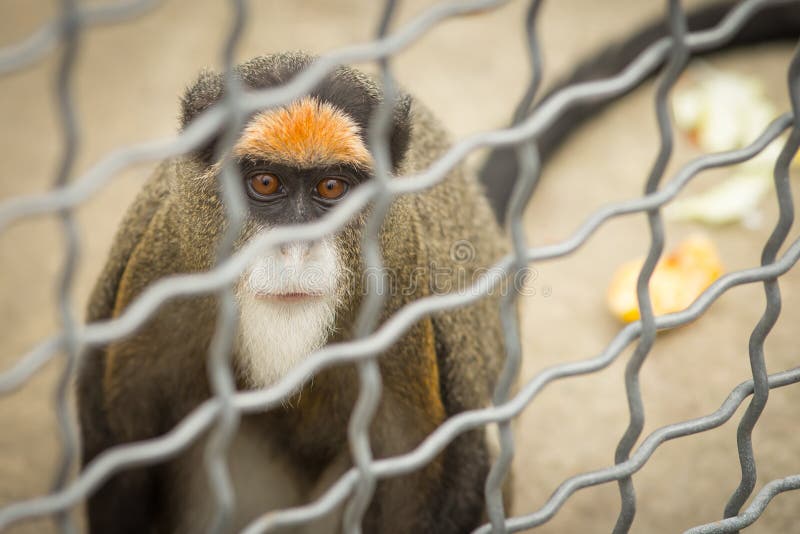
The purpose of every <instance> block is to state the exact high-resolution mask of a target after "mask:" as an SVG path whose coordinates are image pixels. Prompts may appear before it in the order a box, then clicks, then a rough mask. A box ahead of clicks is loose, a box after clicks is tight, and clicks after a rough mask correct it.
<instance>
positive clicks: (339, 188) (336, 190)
mask: <svg viewBox="0 0 800 534" xmlns="http://www.w3.org/2000/svg"><path fill="white" fill-rule="evenodd" d="M349 187H350V186H349V184H348V183H347V182H345V181H344V180H342V179H341V178H324V179H322V180H320V181H319V183H318V184H317V194H319V196H321V197H322V198H324V199H325V200H336V199H338V198H340V197H342V195H344V194H345V193H347V189H348V188H349Z"/></svg>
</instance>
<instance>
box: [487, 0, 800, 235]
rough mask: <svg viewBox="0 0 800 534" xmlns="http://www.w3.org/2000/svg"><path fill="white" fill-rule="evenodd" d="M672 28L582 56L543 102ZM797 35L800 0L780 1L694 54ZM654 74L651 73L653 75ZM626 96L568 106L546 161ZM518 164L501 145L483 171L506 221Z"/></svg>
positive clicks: (709, 9) (716, 14)
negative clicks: (715, 45)
mask: <svg viewBox="0 0 800 534" xmlns="http://www.w3.org/2000/svg"><path fill="white" fill-rule="evenodd" d="M732 6H733V3H732V2H730V1H725V2H718V3H714V4H711V5H708V6H704V7H700V8H698V9H696V10H694V11H692V12H690V13H688V14H687V24H688V27H689V30H690V31H698V30H704V29H708V28H711V27H713V26H716V25H717V24H718V23H719V22H720V21H721V20H722V19H723V18H724V16H725V15H726V14H727V13H728V12H729V11H730V9H731V7H732ZM668 34H669V29H668V28H667V25H666V22H665V21H664V20H660V21H658V22H654V23H652V24H650V25H648V26H645V27H644V28H643V29H641V30H639V31H638V32H636V33H634V34H633V35H632V36H629V37H628V38H625V39H623V40H621V41H618V42H615V43H614V44H612V45H610V46H608V47H607V48H605V49H604V50H602V51H601V52H600V53H598V54H596V55H595V56H592V57H590V58H589V59H587V60H585V61H583V62H581V63H580V64H579V65H578V66H577V67H576V68H575V70H573V72H572V73H571V74H570V75H569V76H567V77H566V78H565V79H563V80H562V81H561V82H559V83H557V84H556V85H555V87H554V88H553V89H552V90H550V91H549V92H548V94H547V95H545V96H544V97H543V98H542V99H541V101H540V103H541V102H544V101H546V100H547V99H549V98H550V97H552V95H553V94H554V93H555V92H556V91H558V90H560V89H562V88H564V87H566V86H568V85H572V84H575V83H582V82H588V81H591V80H595V79H601V78H606V77H610V76H614V75H616V74H617V73H619V72H620V71H622V69H623V68H625V67H626V66H627V65H628V64H629V63H630V62H631V61H633V60H634V59H635V58H636V57H637V56H638V55H639V54H640V53H641V52H642V51H643V50H644V49H645V48H647V47H648V46H649V45H650V44H652V43H654V42H655V41H657V40H658V39H660V38H662V37H664V36H666V35H668ZM798 37H800V2H797V1H794V2H791V3H789V2H775V3H771V4H767V5H766V6H764V7H762V9H761V10H760V11H759V12H758V13H756V14H755V15H754V16H753V17H751V18H750V20H748V21H747V22H746V23H745V25H744V26H743V27H742V29H741V30H740V31H739V32H738V33H737V34H736V35H735V36H734V37H733V39H731V41H729V42H728V43H726V44H724V45H722V46H721V47H719V48H714V49H707V50H703V51H701V52H697V53H695V54H694V55H693V57H698V56H702V55H706V54H709V53H713V52H717V51H719V50H722V49H732V48H738V47H743V46H747V45H753V44H757V43H763V42H768V41H779V40H787V39H797V38H798ZM652 74H653V73H650V75H652ZM631 90H633V89H631ZM622 96H624V94H620V95H617V96H615V97H610V98H605V99H599V100H595V101H593V102H591V103H585V104H579V105H576V106H572V107H570V108H569V109H568V110H566V111H565V112H564V113H563V114H562V116H561V117H560V118H559V120H557V121H556V122H555V123H554V124H553V125H552V126H551V127H550V128H548V129H547V130H545V131H544V132H542V134H541V135H540V136H539V138H538V147H539V155H540V158H541V162H542V164H544V163H546V162H547V160H548V159H549V158H550V157H552V156H553V154H554V153H555V152H556V151H557V150H558V148H559V147H560V146H561V144H562V143H563V142H564V141H565V140H566V139H567V138H568V137H569V135H570V134H572V133H573V132H574V131H575V130H576V129H577V128H578V127H580V126H581V125H582V124H583V123H585V122H587V121H588V120H589V119H591V118H592V117H594V116H596V115H597V114H598V113H599V112H600V111H602V110H603V109H605V108H606V107H607V106H608V105H609V104H611V103H612V102H614V101H615V100H616V99H618V98H620V97H622ZM517 169H518V168H517V159H516V154H515V152H514V149H513V148H498V149H495V150H493V151H492V152H491V153H490V154H489V157H488V159H487V160H486V163H485V164H484V166H483V168H482V169H481V171H480V178H481V182H482V183H483V185H484V188H485V190H486V194H487V196H488V197H489V201H490V203H491V204H492V208H493V209H494V212H495V215H497V218H498V219H499V220H500V222H501V223H503V222H504V217H505V213H506V208H507V206H508V201H509V197H510V196H511V191H512V188H513V186H514V182H515V180H516V178H517Z"/></svg>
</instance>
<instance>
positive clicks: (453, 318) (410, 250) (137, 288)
mask: <svg viewBox="0 0 800 534" xmlns="http://www.w3.org/2000/svg"><path fill="white" fill-rule="evenodd" d="M313 61H314V58H313V57H312V56H309V55H306V54H303V53H299V52H297V53H280V54H274V55H270V56H264V57H257V58H255V59H252V60H250V61H248V62H245V63H243V64H241V65H239V66H237V67H235V69H234V75H235V77H236V78H237V80H238V81H239V83H241V85H242V86H243V87H244V88H245V89H247V90H256V89H263V88H269V87H276V86H279V85H283V84H285V83H287V82H289V81H290V80H291V79H293V78H294V77H295V76H297V74H298V73H300V72H302V71H303V70H305V69H306V68H308V66H309V65H310V64H311V63H312V62H313ZM223 79H224V78H223V76H222V75H220V74H217V73H213V72H211V71H204V72H203V73H201V75H200V76H199V78H198V79H197V80H196V81H195V82H194V84H193V85H191V86H190V87H189V88H188V89H187V90H186V92H185V94H184V96H183V98H182V102H181V127H182V128H186V127H187V126H188V125H189V124H191V123H192V121H193V120H195V118H196V117H197V116H198V115H199V114H201V113H202V112H203V111H205V110H207V109H209V108H210V107H211V106H212V105H214V104H215V103H217V102H219V101H220V100H221V99H222V98H224V93H225V84H224V81H223ZM382 101H383V94H382V90H381V87H380V84H378V83H376V82H375V81H374V80H373V79H372V78H371V77H369V76H367V75H365V74H363V73H362V72H361V71H359V70H356V69H354V68H351V67H348V66H340V67H337V68H336V69H334V70H333V71H332V72H331V73H330V74H328V75H327V76H325V77H324V79H322V80H321V81H320V82H319V83H318V84H317V85H316V86H315V87H314V88H313V89H312V90H311V91H310V92H309V93H308V94H307V95H305V96H302V97H300V98H297V99H295V100H294V101H292V102H290V103H287V104H285V105H282V106H277V107H274V108H269V109H265V110H259V111H257V112H255V113H253V114H251V115H250V116H249V117H248V118H247V119H246V120H245V123H244V125H243V127H242V128H241V130H240V132H239V134H238V137H237V139H236V141H235V143H234V144H233V146H232V148H231V151H230V157H231V158H232V160H233V161H234V162H235V164H236V166H237V169H238V171H239V174H240V176H241V181H242V186H243V190H244V191H245V192H246V205H247V212H246V214H245V219H244V223H243V225H242V229H241V232H240V234H239V236H238V237H237V239H236V244H235V246H234V248H235V249H236V250H238V249H240V248H241V247H242V246H244V244H246V243H247V242H249V241H250V240H251V239H252V238H253V237H254V236H256V235H258V234H260V233H269V232H271V231H274V230H275V229H277V228H281V227H283V226H286V225H291V224H302V223H306V222H309V221H315V220H318V219H319V218H321V217H323V216H324V215H325V214H326V213H327V212H328V211H329V210H331V209H334V208H335V207H336V205H337V204H338V203H339V202H341V201H342V200H343V199H346V198H347V197H348V195H349V194H351V193H352V191H354V190H356V188H358V187H359V186H360V185H363V184H364V183H366V182H367V181H368V180H371V179H374V157H373V155H372V154H371V153H370V150H369V148H368V142H367V139H368V138H369V132H370V128H371V124H370V117H371V116H372V115H373V114H374V113H375V111H376V109H377V108H378V106H379V105H380V104H381V102H382ZM392 106H393V107H392V118H391V128H390V132H389V135H388V146H389V154H390V160H391V178H390V179H402V176H405V175H408V174H412V173H416V172H419V171H421V170H423V169H426V168H427V167H428V166H430V164H431V163H432V162H433V161H435V160H436V159H437V158H439V157H440V156H441V155H442V154H443V153H444V152H445V151H446V150H447V149H448V147H449V146H450V141H449V137H448V134H447V133H446V132H445V130H444V128H443V127H442V126H441V125H440V123H439V122H438V120H437V119H436V118H435V117H434V116H433V114H432V113H431V112H430V111H429V110H428V109H427V108H425V107H424V105H423V104H421V103H420V102H419V101H418V100H417V99H415V98H413V97H411V96H410V95H409V94H407V93H405V92H403V91H401V92H400V94H399V96H398V97H397V98H396V99H394V101H393V104H392ZM221 135H222V133H221V132H220V133H218V135H215V136H214V137H213V138H212V139H211V140H210V141H209V142H207V143H205V144H204V145H202V146H200V147H199V148H197V149H196V150H194V151H192V152H190V153H188V154H186V155H185V156H182V157H179V158H176V159H174V160H171V161H167V162H164V163H162V164H161V165H160V166H159V167H158V168H157V170H156V171H155V172H154V174H153V176H152V177H151V178H150V179H149V181H148V182H147V183H146V185H145V186H144V187H143V189H142V190H141V192H140V193H139V195H138V196H137V197H136V198H135V199H134V201H133V204H132V205H131V207H130V208H129V210H128V212H127V214H126V215H125V217H124V219H123V221H122V223H121V225H120V228H119V230H118V233H117V235H116V237H115V240H114V243H113V245H112V248H111V251H110V253H109V257H108V260H107V263H106V264H105V266H104V268H103V270H102V272H101V274H100V276H99V278H98V280H97V283H96V286H95V288H94V290H93V292H92V294H91V297H90V300H89V305H88V313H87V320H88V321H91V322H95V321H100V320H104V319H109V318H114V317H118V316H119V315H120V314H122V313H123V312H124V311H125V309H126V308H127V307H128V306H129V305H130V303H131V302H133V301H134V300H135V299H136V297H137V296H138V295H140V294H141V293H142V291H143V290H145V289H146V288H147V287H148V286H149V285H150V284H152V283H153V282H155V281H157V280H159V279H162V278H163V277H165V276H170V275H174V274H179V273H194V272H202V271H206V270H208V269H210V268H212V267H213V265H214V263H215V259H216V254H217V249H218V245H219V243H220V240H221V238H222V235H223V233H224V231H225V227H226V217H225V207H224V203H223V201H222V195H221V183H220V180H221V178H220V159H219V155H218V154H219V152H220V150H219V148H220V147H219V143H220V138H221ZM370 211H371V206H367V207H366V208H365V209H364V210H362V211H361V212H359V213H358V215H357V216H355V217H353V218H352V219H351V220H350V221H349V222H348V223H347V224H346V225H345V226H344V227H343V228H341V229H339V230H333V231H332V232H331V233H330V234H329V235H326V236H324V237H322V238H320V239H318V240H314V241H311V242H300V241H298V242H289V243H285V244H283V245H281V246H278V247H273V248H272V249H270V250H267V251H265V252H264V253H263V254H261V255H260V256H259V258H258V259H257V261H255V262H254V263H253V264H252V265H251V266H250V267H249V268H248V269H247V270H246V271H245V272H244V273H243V274H242V275H241V277H240V278H239V279H238V281H237V282H236V284H235V289H234V293H235V299H236V302H237V304H238V309H239V315H238V321H237V327H236V340H235V343H234V349H233V352H232V354H231V362H232V363H231V365H232V370H233V374H234V376H235V380H236V385H237V388H238V389H240V390H248V389H256V388H265V387H269V386H270V385H273V384H275V383H276V382H277V381H278V380H280V379H281V378H282V377H284V376H285V375H286V373H287V372H288V371H289V370H290V369H292V368H293V367H294V366H295V365H296V364H297V363H298V362H300V361H302V360H303V359H304V358H307V357H308V356H309V354H310V353H312V352H313V351H315V350H316V349H319V348H320V347H323V346H325V345H328V344H331V343H339V342H342V341H347V340H350V339H353V337H354V335H355V332H354V328H355V326H354V325H355V324H356V319H357V314H358V311H359V309H360V304H361V302H362V301H363V298H364V294H365V276H364V274H365V269H364V259H363V257H362V256H363V254H362V250H361V249H362V238H363V233H364V229H365V224H366V221H367V218H368V216H369V213H370ZM455 243H468V244H469V247H470V248H469V250H468V252H469V253H468V254H467V255H466V256H467V257H466V258H465V257H464V256H463V255H459V254H454V253H453V250H452V249H453V245H454V244H455ZM379 247H380V251H381V254H382V257H383V264H384V267H385V269H386V272H387V273H389V274H390V279H391V285H392V286H393V287H395V289H393V290H390V291H387V292H386V296H385V302H384V306H383V311H382V314H381V317H380V321H384V320H386V319H387V318H388V317H390V316H392V315H393V314H394V313H396V312H397V311H398V310H399V309H400V308H402V307H403V306H405V305H407V304H409V303H410V302H413V301H415V300H417V299H419V298H422V297H425V296H428V295H432V294H435V293H438V292H446V291H452V290H454V289H455V288H453V287H441V286H443V285H447V286H449V285H450V282H453V280H452V279H450V280H449V281H445V282H444V284H443V283H442V280H438V281H437V280H435V279H434V277H433V276H431V271H432V270H433V269H436V270H437V272H443V270H444V271H447V272H452V273H456V274H457V276H460V277H461V278H462V279H464V280H466V281H467V283H469V282H470V281H472V280H475V279H477V275H478V274H479V272H480V271H481V269H483V268H485V267H487V266H489V265H491V264H493V263H494V262H495V261H497V260H498V259H499V258H500V257H502V256H503V255H504V254H505V253H507V251H508V245H507V242H506V238H505V236H504V235H503V232H502V230H501V228H500V227H499V225H498V224H497V223H496V222H495V220H494V215H493V213H492V210H491V207H490V205H489V203H488V201H487V198H486V196H485V195H484V194H483V191H482V190H481V188H480V186H479V183H478V181H477V177H476V176H474V175H473V174H471V173H469V172H466V171H465V170H464V169H463V168H461V167H457V168H455V169H454V170H452V171H451V172H449V174H448V175H447V176H446V178H445V179H444V180H443V181H441V182H440V183H439V184H437V185H435V186H433V187H431V188H429V189H427V190H424V191H420V192H416V193H413V194H405V195H400V196H398V197H396V198H395V199H394V200H393V202H392V204H391V207H390V208H389V210H388V213H387V215H386V218H385V220H384V221H383V224H382V227H381V231H380V237H379ZM218 313H219V311H218V302H217V298H216V297H215V296H213V295H205V296H199V297H185V298H180V299H175V300H171V301H169V302H167V303H164V304H163V305H161V307H160V308H159V309H158V310H157V312H156V313H155V314H154V315H153V316H152V317H151V318H150V319H149V320H148V321H147V322H146V324H144V325H143V326H142V327H141V328H140V329H139V330H138V331H137V332H136V333H135V334H133V335H131V336H129V337H128V338H126V339H122V340H118V341H115V342H112V343H110V344H109V345H107V346H104V347H98V348H93V349H91V350H90V351H89V352H88V353H87V354H86V355H85V358H84V360H83V362H82V365H81V367H80V369H79V373H78V381H77V398H78V408H79V410H78V411H79V420H80V428H81V435H82V455H81V460H82V464H83V465H84V466H86V465H87V464H88V463H89V462H91V461H92V460H93V459H94V458H96V457H97V456H98V455H99V454H100V453H102V452H103V451H105V450H107V449H109V448H110V447H113V446H115V445H118V444H123V443H131V442H136V441H140V440H145V439H148V438H153V437H156V436H159V435H162V434H164V433H165V432H167V431H169V430H170V429H172V428H173V427H174V426H175V425H176V424H177V423H178V422H179V421H180V420H181V419H182V418H183V417H184V416H185V415H186V414H187V413H189V412H190V411H191V410H192V409H193V408H195V407H196V406H198V405H199V404H200V403H201V402H203V401H204V400H206V399H207V398H209V397H210V395H211V390H210V386H209V383H208V379H207V376H208V371H207V369H206V360H207V353H208V351H209V346H210V344H211V339H212V336H213V332H214V329H215V324H216V318H217V316H218ZM504 355H505V348H504V342H503V330H502V326H501V320H500V315H499V300H498V296H497V295H491V296H489V297H487V298H483V299H480V300H478V301H476V302H475V303H473V304H470V305H468V306H465V307H462V308H458V309H453V310H446V311H440V312H436V313H434V314H432V315H430V316H428V317H425V318H423V319H421V320H419V321H418V322H417V323H415V324H414V325H412V326H411V327H410V329H409V330H408V331H407V332H406V333H405V334H404V335H402V336H401V338H400V339H399V340H398V341H397V342H395V343H394V344H393V345H392V346H391V347H390V348H389V349H387V350H386V351H384V352H383V353H381V354H380V355H379V359H378V360H377V361H378V363H379V368H380V373H381V376H382V380H383V392H382V396H381V400H380V403H379V406H378V408H377V411H376V414H375V415H374V418H373V420H372V423H371V425H370V427H369V436H370V439H371V446H372V452H373V455H374V457H375V458H385V457H390V456H395V455H398V454H402V453H406V452H409V451H410V450H412V449H413V448H414V447H416V446H417V445H419V444H420V443H421V441H422V440H423V439H424V438H425V437H426V436H428V435H429V434H430V433H431V432H432V431H434V430H435V429H436V428H437V427H438V426H439V425H441V424H442V422H443V421H445V420H446V419H447V418H448V417H451V416H453V415H455V414H457V413H460V412H463V411H464V410H470V409H477V408H482V407H485V406H488V405H489V404H490V403H491V401H490V399H491V396H492V391H493V389H494V386H495V382H496V380H497V376H498V374H499V372H500V369H501V367H502V364H503V359H504ZM358 391H359V379H358V374H357V370H356V368H355V365H354V364H349V365H339V366H333V367H330V368H327V369H325V370H323V371H322V372H320V373H319V374H317V375H315V376H314V377H313V379H312V380H309V381H307V382H306V383H305V384H303V385H302V386H300V388H299V390H298V391H296V392H295V393H294V394H293V395H292V396H291V397H290V398H289V399H287V400H286V401H285V402H284V403H282V404H281V405H280V406H277V407H274V408H272V409H269V410H266V411H264V412H262V413H256V414H249V415H244V416H242V419H241V421H240V425H239V429H238V432H237V434H236V436H235V437H234V439H233V442H232V444H231V447H230V450H229V454H228V461H229V465H230V472H231V476H232V479H233V485H234V491H235V496H236V503H235V510H234V513H233V518H232V521H231V524H230V525H228V526H229V527H230V528H231V529H233V528H235V529H241V528H243V527H244V526H246V525H247V524H248V523H249V522H250V521H252V520H253V519H255V518H257V517H259V516H260V515H262V514H264V513H266V512H268V511H270V510H275V509H279V508H285V507H289V506H297V505H302V504H305V503H307V502H309V501H310V500H311V499H312V498H314V497H315V496H318V495H319V494H320V493H321V492H322V491H324V490H325V489H326V488H327V487H328V486H329V485H330V484H331V483H332V482H334V481H335V480H336V479H337V478H338V476H340V475H341V474H342V473H343V472H344V471H345V470H347V469H348V468H349V467H351V466H352V465H353V462H352V459H351V457H350V453H349V446H348V439H347V426H348V420H349V417H350V414H351V412H352V410H353V406H354V404H355V401H356V398H357V395H358ZM205 438H207V435H206V436H205V437H204V439H203V440H200V441H198V442H197V443H194V444H193V445H191V446H190V448H189V450H187V451H186V452H185V453H183V454H181V455H179V456H178V457H177V458H175V459H173V460H169V461H166V462H164V463H162V464H158V465H151V466H145V467H137V468H135V469H128V470H124V471H123V472H121V473H118V474H116V475H114V476H113V477H112V478H111V479H110V480H108V481H106V482H105V483H104V484H103V485H102V486H101V487H100V488H99V489H98V490H97V491H96V492H95V493H94V494H93V495H92V496H91V497H90V498H89V501H88V506H87V514H88V525H89V531H90V532H91V533H93V534H97V533H106V532H114V533H118V534H126V533H134V532H135V533H146V532H154V533H173V532H174V533H188V532H199V531H203V530H205V529H207V528H208V525H209V523H210V522H211V520H212V515H213V512H214V506H213V499H212V496H211V492H210V488H209V484H208V481H207V480H206V472H205V469H204V467H203V451H204V447H205V443H206V442H207V439H205ZM491 441H492V440H491V439H489V436H488V435H487V432H486V430H485V429H483V428H481V429H476V430H472V431H468V432H466V433H463V434H461V435H459V436H458V437H457V438H456V439H455V440H454V441H452V442H451V443H450V444H449V445H448V446H447V447H446V448H445V449H444V450H443V451H442V452H441V453H440V454H439V455H438V456H437V457H436V458H435V459H434V460H433V461H432V462H430V463H429V464H427V465H425V466H424V467H423V468H421V469H420V470H417V471H414V472H412V473H410V474H407V475H404V476H401V477H396V478H388V479H385V480H379V481H378V483H377V486H376V488H375V492H374V496H373V498H372V500H371V502H370V504H369V507H368V509H367V511H366V513H365V515H364V518H363V523H362V525H363V530H364V532H368V533H388V534H391V533H407V532H416V533H434V532H435V533H444V534H448V533H462V532H467V531H470V530H472V529H474V528H475V527H477V526H479V525H480V524H481V523H482V522H483V520H484V515H485V512H484V507H485V504H484V497H483V493H484V491H483V488H484V484H485V480H486V476H487V474H488V470H489V466H490V463H491V454H492V451H491V449H492V447H491ZM338 513H339V515H341V514H340V513H341V510H339V511H338ZM340 524H341V521H340V518H339V517H338V516H336V514H333V515H332V516H327V517H326V518H324V519H323V520H321V521H318V522H316V523H314V524H312V525H310V526H309V527H308V529H307V530H305V531H306V532H338V531H339V528H340ZM299 531H301V532H302V531H303V530H299Z"/></svg>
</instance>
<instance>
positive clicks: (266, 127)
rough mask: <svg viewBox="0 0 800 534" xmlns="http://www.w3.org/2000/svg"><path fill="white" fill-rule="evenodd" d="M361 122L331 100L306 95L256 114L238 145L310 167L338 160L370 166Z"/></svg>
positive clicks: (240, 152) (242, 151)
mask: <svg viewBox="0 0 800 534" xmlns="http://www.w3.org/2000/svg"><path fill="white" fill-rule="evenodd" d="M360 130H361V129H360V128H359V126H358V125H357V124H356V123H355V122H354V121H353V119H351V118H350V117H349V116H348V115H347V114H345V113H344V112H342V111H341V110H339V109H338V108H336V107H334V106H332V105H331V104H329V103H327V102H320V101H319V100H317V99H316V98H313V97H304V98H302V99H300V100H298V101H296V102H292V103H291V104H289V105H288V106H286V107H282V108H276V109H270V110H267V111H264V112H261V113H259V114H258V115H256V116H255V117H254V118H253V119H252V120H251V121H250V122H249V123H248V125H247V127H246V128H245V130H244V133H243V134H242V137H241V139H240V140H239V142H238V143H237V145H236V148H235V149H234V154H236V155H237V156H256V157H259V158H263V159H266V160H268V161H272V162H275V163H283V164H288V165H292V166H294V167H301V168H309V167H320V166H326V165H335V164H341V163H344V164H350V165H355V166H357V167H368V166H369V165H370V164H371V162H372V158H371V156H370V153H369V151H368V150H367V147H366V146H364V142H363V141H362V140H361V137H360V136H359V133H360Z"/></svg>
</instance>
